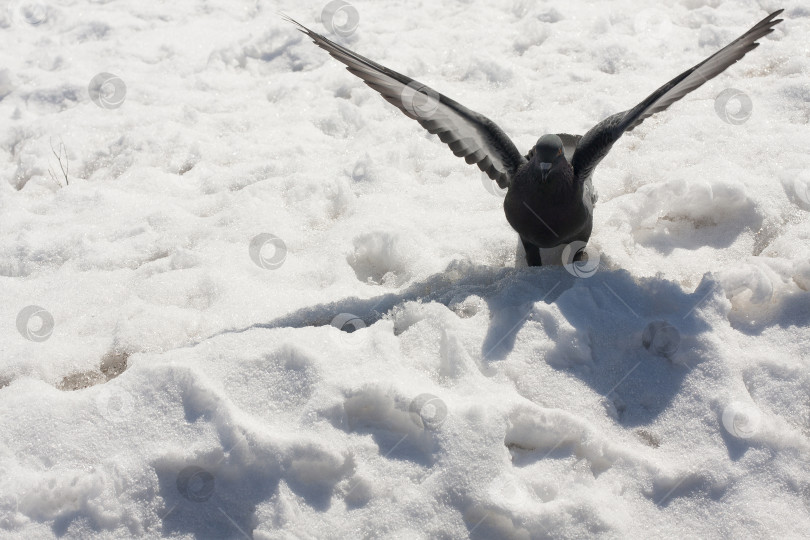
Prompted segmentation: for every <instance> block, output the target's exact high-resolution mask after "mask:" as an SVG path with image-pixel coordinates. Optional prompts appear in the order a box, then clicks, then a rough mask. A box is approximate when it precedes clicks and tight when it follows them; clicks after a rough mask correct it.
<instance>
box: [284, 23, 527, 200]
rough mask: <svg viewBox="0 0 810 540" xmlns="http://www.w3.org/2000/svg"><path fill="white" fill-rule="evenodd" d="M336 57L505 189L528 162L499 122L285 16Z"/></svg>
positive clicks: (456, 153) (353, 72)
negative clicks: (519, 169) (518, 170)
mask: <svg viewBox="0 0 810 540" xmlns="http://www.w3.org/2000/svg"><path fill="white" fill-rule="evenodd" d="M284 18H285V19H286V20H288V21H290V22H291V23H293V24H295V25H296V26H298V29H299V30H300V31H301V32H303V33H304V34H306V35H308V36H309V37H310V38H311V39H312V41H314V42H315V44H316V45H317V46H318V47H320V48H321V49H324V50H325V51H326V52H328V53H329V54H330V55H332V57H333V58H335V59H336V60H338V61H339V62H342V63H344V64H346V69H348V70H349V72H350V73H352V74H354V75H356V76H358V77H360V78H361V79H363V82H365V83H366V84H367V85H368V86H370V87H371V88H373V89H374V90H376V91H377V92H379V93H380V95H381V96H382V97H383V98H385V100H386V101H388V102H389V103H391V104H393V105H395V106H396V107H397V108H398V109H399V110H401V111H402V112H403V113H405V115H406V116H408V117H409V118H413V119H414V120H416V121H417V122H419V123H420V124H421V125H422V127H424V128H425V129H427V130H428V131H429V132H430V133H434V134H436V135H438V136H439V139H441V141H442V142H443V143H445V144H447V145H448V146H449V147H450V149H451V150H452V151H453V153H454V154H455V155H457V156H459V157H463V158H464V160H465V161H466V162H467V163H475V164H477V165H478V168H479V169H481V170H482V171H484V172H485V173H486V174H487V175H488V176H489V177H490V178H491V179H493V180H495V181H496V182H497V183H498V185H499V186H500V187H501V188H506V187H508V184H509V178H510V177H511V175H512V174H514V173H515V171H517V169H518V167H520V165H522V164H523V163H525V161H526V160H525V159H524V158H523V156H521V155H520V152H518V149H517V148H516V147H515V145H514V143H513V142H512V141H511V140H510V139H509V137H507V136H506V134H505V133H504V132H503V130H501V128H499V127H498V126H497V125H496V124H495V122H493V121H492V120H490V119H489V118H486V117H485V116H483V115H481V114H478V113H477V112H475V111H471V110H470V109H468V108H467V107H465V106H463V105H461V104H460V103H457V102H455V101H453V100H452V99H450V98H448V97H446V96H443V95H442V94H440V93H438V92H436V91H435V90H433V89H432V88H430V87H428V86H426V85H424V84H422V83H420V82H418V81H415V80H413V79H411V78H410V77H406V76H405V75H402V74H400V73H397V72H396V71H393V70H391V69H388V68H387V67H385V66H382V65H380V64H378V63H376V62H374V61H372V60H369V59H368V58H366V57H364V56H360V55H359V54H357V53H355V52H352V51H350V50H349V49H347V48H345V47H342V46H340V45H338V44H337V43H335V42H333V41H330V40H329V39H327V38H325V37H323V36H322V35H320V34H318V33H317V32H313V31H312V30H310V29H309V28H307V27H305V26H303V25H302V24H300V23H298V22H296V21H294V20H293V19H291V18H289V17H287V16H284Z"/></svg>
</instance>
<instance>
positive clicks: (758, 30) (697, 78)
mask: <svg viewBox="0 0 810 540" xmlns="http://www.w3.org/2000/svg"><path fill="white" fill-rule="evenodd" d="M782 11H783V10H781V9H780V10H779V11H775V12H773V13H771V14H770V15H768V16H767V17H765V18H764V19H762V21H760V22H759V23H758V24H757V25H756V26H754V27H753V28H751V29H750V30H749V31H748V32H746V33H745V34H743V35H742V36H740V37H739V38H737V39H736V40H734V41H733V42H731V43H730V44H729V45H727V46H726V47H724V48H722V49H720V50H719V51H717V52H716V53H714V54H713V55H712V56H710V57H709V58H707V59H706V60H704V61H703V62H701V63H699V64H698V65H696V66H695V67H693V68H691V69H688V70H686V71H684V72H683V73H681V74H680V75H678V76H677V77H675V78H674V79H672V80H671V81H669V82H668V83H667V84H665V85H664V86H662V87H661V88H659V89H658V90H656V91H655V92H653V93H652V94H650V96H649V97H647V99H645V100H644V101H642V102H641V103H639V104H638V105H636V106H635V107H633V108H632V109H630V110H627V111H624V112H620V113H617V114H614V115H612V116H609V117H607V118H605V119H604V120H602V121H601V122H600V123H598V124H597V125H596V126H594V127H593V128H591V129H590V130H589V131H588V132H587V133H586V134H585V135H584V136H583V137H582V139H581V140H580V141H579V144H578V145H577V149H576V152H575V153H574V159H573V161H572V163H571V164H572V165H573V167H574V172H575V173H576V175H577V176H578V177H579V178H587V177H588V176H590V175H591V173H592V172H593V169H594V168H595V167H596V166H597V165H598V164H599V162H600V161H602V158H604V157H605V156H606V155H607V153H608V152H609V151H610V148H611V147H612V146H613V143H615V142H616V141H617V140H618V139H619V137H621V136H622V134H623V133H624V132H626V131H630V130H632V129H633V128H635V127H636V126H637V125H639V124H640V123H641V122H643V121H644V119H646V118H648V117H649V116H651V115H653V114H655V113H657V112H660V111H663V110H664V109H666V108H667V107H669V106H670V105H672V104H673V103H675V102H676V101H678V100H679V99H681V98H682V97H684V96H685V95H686V94H688V93H689V92H691V91H692V90H694V89H695V88H698V87H699V86H700V85H702V84H703V83H705V82H706V81H708V80H709V79H712V78H713V77H716V76H717V75H719V74H720V73H722V72H723V71H724V70H725V69H726V68H727V67H729V66H730V65H732V64H733V63H734V62H736V61H737V60H739V59H740V58H742V57H743V56H745V55H746V53H748V52H749V51H751V50H753V49H755V48H757V47H758V46H759V43H756V41H757V40H758V39H760V38H762V37H764V36H766V35H768V34H770V33H771V32H773V27H774V26H775V25H776V24H778V23H780V22H781V21H782V19H776V20H774V19H775V18H776V16H777V15H779V14H780V13H782Z"/></svg>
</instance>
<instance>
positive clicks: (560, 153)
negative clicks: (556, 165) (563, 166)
mask: <svg viewBox="0 0 810 540" xmlns="http://www.w3.org/2000/svg"><path fill="white" fill-rule="evenodd" d="M561 155H562V148H560V150H559V151H558V152H557V156H561Z"/></svg>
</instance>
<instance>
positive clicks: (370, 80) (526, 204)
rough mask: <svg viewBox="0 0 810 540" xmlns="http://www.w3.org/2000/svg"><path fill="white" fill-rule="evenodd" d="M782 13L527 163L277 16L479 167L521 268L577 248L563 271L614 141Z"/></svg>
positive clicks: (406, 83)
mask: <svg viewBox="0 0 810 540" xmlns="http://www.w3.org/2000/svg"><path fill="white" fill-rule="evenodd" d="M782 11H783V10H781V9H780V10H778V11H775V12H773V13H771V14H770V15H768V16H767V17H765V18H764V19H762V20H761V21H760V22H759V23H757V24H756V25H754V27H753V28H751V29H750V30H748V31H747V32H746V33H745V34H743V35H742V36H740V37H739V38H737V39H736V40H734V41H732V42H731V43H730V44H729V45H727V46H726V47H724V48H723V49H720V50H719V51H718V52H716V53H714V54H713V55H712V56H710V57H709V58H707V59H706V60H704V61H703V62H701V63H699V64H697V65H696V66H694V67H692V68H690V69H688V70H686V71H684V72H683V73H681V74H680V75H678V76H677V77H675V78H674V79H672V80H671V81H669V82H668V83H666V84H665V85H663V86H662V87H660V88H659V89H658V90H656V91H655V92H653V93H652V94H650V95H649V96H648V97H647V98H646V99H644V100H643V101H642V102H641V103H639V104H638V105H636V106H635V107H633V108H631V109H628V110H626V111H623V112H619V113H616V114H613V115H611V116H608V117H607V118H605V119H604V120H602V121H601V122H599V123H598V124H596V125H595V126H594V127H593V128H591V129H590V130H589V131H588V132H586V133H585V134H584V135H571V134H568V133H558V134H546V135H543V136H542V137H540V139H538V141H537V143H536V144H535V145H534V148H532V149H531V150H530V151H529V152H528V154H527V155H526V156H524V155H522V154H521V153H520V152H519V151H518V149H517V147H516V146H515V144H514V143H513V142H512V141H511V139H509V137H508V136H507V135H506V134H505V133H504V132H503V130H502V129H501V128H500V127H498V126H497V124H495V122H493V121H492V120H490V119H489V118H487V117H485V116H483V115H481V114H479V113H477V112H475V111H472V110H470V109H468V108H467V107H465V106H464V105H462V104H460V103H458V102H457V101H454V100H452V99H450V98H449V97H447V96H445V95H443V94H440V93H439V92H437V91H436V90H433V89H432V88H430V87H429V86H427V85H425V84H422V83H420V82H418V81H416V80H414V79H411V78H410V77H407V76H405V75H402V74H401V73H397V72H396V71H394V70H392V69H389V68H387V67H385V66H383V65H380V64H378V63H376V62H374V61H373V60H369V59H368V58H366V57H365V56H361V55H359V54H357V53H356V52H353V51H351V50H349V49H347V48H346V47H343V46H342V45H339V44H337V43H335V42H334V41H331V40H329V39H327V38H326V37H324V36H322V35H320V34H318V33H317V32H314V31H312V30H310V29H309V28H307V27H305V26H304V25H302V24H301V23H299V22H297V21H295V20H293V19H291V18H290V17H288V16H286V15H282V16H283V17H284V18H285V19H286V20H287V21H289V22H291V23H293V24H294V25H296V26H297V27H298V30H300V31H301V32H303V33H304V34H306V35H307V36H308V37H309V38H311V39H312V41H313V42H314V43H315V44H316V45H317V46H318V47H320V48H321V49H324V50H325V51H326V52H328V53H329V54H330V55H331V56H332V57H333V58H335V59H336V60H338V61H339V62H342V63H343V64H345V65H346V69H347V70H348V71H349V72H350V73H352V74H353V75H356V76H357V77H359V78H360V79H362V80H363V82H364V83H365V84H366V85H368V86H369V87H371V88H373V89H374V90H376V91H377V92H379V93H380V95H381V96H382V97H383V98H384V99H385V100H386V101H388V102H389V103H391V104H393V105H394V106H395V107H397V108H398V109H399V110H400V111H402V112H403V113H405V115H406V116H408V117H409V118H412V119H414V120H416V121H417V122H419V124H421V125H422V127H423V128H425V129H426V130H428V131H429V132H430V133H433V134H435V135H438V137H439V139H440V140H441V141H442V142H443V143H445V144H446V145H447V146H449V147H450V150H452V151H453V153H454V154H455V155H456V156H458V157H462V158H464V160H465V161H466V162H467V163H469V164H473V163H474V164H476V165H477V166H478V168H480V169H481V170H482V171H483V172H484V173H486V175H487V176H488V177H489V178H491V179H492V180H493V181H495V182H497V184H498V186H500V188H501V189H505V190H506V196H505V197H504V200H503V208H504V213H505V214H506V220H507V221H508V222H509V225H510V226H511V227H512V228H513V229H514V230H515V232H517V233H518V236H519V238H520V242H521V243H522V245H523V248H524V250H525V254H526V263H527V264H528V265H529V266H541V265H542V264H543V261H542V259H543V257H541V250H542V251H543V252H545V251H546V250H548V251H549V252H552V251H553V250H557V251H556V252H557V253H559V252H560V249H559V248H561V247H563V246H566V247H569V246H575V247H577V248H576V249H574V250H571V249H567V250H566V251H567V252H568V255H566V257H568V258H569V259H570V260H568V261H564V263H563V264H570V263H572V262H579V261H581V260H583V258H584V257H585V258H586V257H587V251H586V250H585V249H584V248H585V246H586V245H587V243H588V240H589V239H590V236H591V231H592V228H593V207H594V203H595V202H596V194H595V191H594V189H593V184H592V179H591V177H592V175H593V171H594V169H595V168H596V166H597V165H599V162H600V161H602V159H604V157H605V156H606V155H607V154H608V152H609V151H610V149H611V148H612V147H613V145H614V144H615V143H616V141H618V140H619V138H620V137H621V136H622V135H623V134H624V133H626V132H628V131H632V130H633V129H634V128H635V127H636V126H638V125H639V124H641V123H642V122H643V121H644V120H645V119H647V118H649V117H650V116H652V115H653V114H655V113H658V112H661V111H663V110H665V109H666V108H667V107H669V106H670V105H672V104H673V103H675V102H676V101H678V100H679V99H681V98H682V97H684V96H685V95H686V94H688V93H689V92H691V91H692V90H695V89H696V88H699V87H700V86H701V85H702V84H704V83H705V82H707V81H708V80H710V79H712V78H713V77H716V76H717V75H719V74H720V73H722V72H723V71H724V70H725V69H726V68H728V67H729V66H731V65H732V64H734V63H735V62H737V61H738V60H740V59H741V58H742V57H743V56H745V55H746V54H747V53H748V52H750V51H751V50H753V49H755V48H756V47H758V46H759V43H757V40H759V39H761V38H762V37H764V36H766V35H768V34H770V33H771V32H773V27H774V26H775V25H777V24H778V23H780V22H781V21H782V19H777V18H776V17H777V16H778V15H779V14H780V13H782ZM572 253H573V254H572Z"/></svg>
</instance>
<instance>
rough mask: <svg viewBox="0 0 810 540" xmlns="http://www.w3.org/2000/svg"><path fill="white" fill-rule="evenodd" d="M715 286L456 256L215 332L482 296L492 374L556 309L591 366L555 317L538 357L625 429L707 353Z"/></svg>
mask: <svg viewBox="0 0 810 540" xmlns="http://www.w3.org/2000/svg"><path fill="white" fill-rule="evenodd" d="M714 288H717V286H716V284H714V283H713V282H708V281H704V282H703V283H701V285H700V286H699V287H698V288H697V290H696V291H694V292H692V293H688V292H685V291H683V289H682V288H681V287H680V285H679V284H677V283H675V282H672V281H668V280H665V279H663V278H660V277H659V278H650V279H647V280H636V279H634V278H633V277H632V276H631V275H630V274H629V273H628V272H626V271H624V270H611V269H608V268H605V267H604V265H603V266H602V267H599V269H598V271H596V272H594V273H593V274H592V275H591V276H590V277H587V278H584V277H577V276H574V275H573V274H571V273H569V272H568V271H567V270H566V269H565V268H563V267H561V266H543V267H534V268H495V267H490V266H485V265H479V264H475V263H472V262H469V261H454V262H452V263H451V264H450V265H449V266H448V267H447V268H446V269H445V271H443V272H440V273H437V274H434V275H431V276H429V277H427V278H426V279H424V280H421V281H418V282H415V283H413V284H411V285H410V286H408V287H407V288H405V289H404V290H401V291H397V292H388V293H383V294H380V295H378V296H375V297H372V298H367V299H361V298H357V297H349V298H345V299H343V300H339V301H335V302H330V303H324V304H318V305H314V306H308V307H305V308H302V309H299V310H297V311H295V312H293V313H290V314H288V315H284V316H282V317H279V318H277V319H274V320H272V321H269V322H263V323H257V324H254V325H251V326H248V327H245V328H241V329H232V330H225V331H223V332H221V333H220V334H225V333H233V332H237V333H238V332H245V331H248V330H251V329H258V328H263V329H273V328H303V327H308V326H325V325H329V324H330V323H331V324H334V320H335V319H336V317H338V316H339V315H341V314H350V315H351V317H348V316H344V317H343V318H342V319H339V320H340V321H343V320H344V319H346V320H348V319H350V318H352V319H354V320H357V319H360V320H362V322H363V324H364V325H365V326H370V325H373V324H374V323H376V322H377V321H379V320H381V319H383V318H384V317H385V316H386V314H388V313H390V312H391V311H392V310H393V309H394V308H396V307H397V306H401V305H402V304H404V303H406V302H412V301H419V302H422V303H429V302H437V303H441V304H443V305H445V306H448V308H450V309H451V310H454V312H455V313H456V314H457V315H459V316H460V317H464V316H465V315H464V313H463V310H464V308H463V305H464V304H463V303H464V300H465V299H468V298H469V297H471V296H476V297H478V298H480V299H481V300H483V301H484V302H486V304H487V306H488V310H489V315H490V321H489V326H488V328H487V332H486V335H485V337H484V339H483V342H482V346H481V352H480V357H479V358H478V359H477V360H478V362H477V363H478V365H479V367H480V369H481V370H482V372H483V373H484V374H485V375H492V374H493V373H494V372H496V371H497V369H498V364H499V363H500V362H502V361H503V360H505V359H507V358H508V356H509V355H510V353H511V352H512V350H513V348H514V346H515V343H516V338H517V336H518V334H519V333H520V331H521V329H522V328H523V327H524V326H525V325H526V324H527V323H528V322H529V321H531V324H533V325H537V324H538V322H537V321H534V320H533V318H534V317H536V316H538V314H539V317H540V318H543V317H545V318H546V319H548V318H549V317H552V318H553V317H555V316H557V314H551V315H549V314H545V315H544V314H543V313H541V312H544V311H548V310H558V313H559V314H560V315H562V317H563V318H564V319H565V320H566V321H567V322H568V324H570V325H571V326H572V327H573V328H575V329H577V330H578V331H582V332H584V333H585V334H586V335H587V341H588V347H589V348H590V356H591V358H590V365H589V368H588V369H584V370H583V369H581V365H577V363H576V362H567V361H566V357H567V356H570V350H569V349H570V343H566V342H565V339H562V338H561V337H559V336H558V334H557V332H556V331H555V330H554V326H555V325H556V323H554V322H553V321H552V323H551V324H550V325H548V326H549V328H550V330H547V331H546V336H547V338H548V339H549V340H550V341H551V342H552V344H551V346H550V347H549V343H548V342H546V343H545V344H543V345H544V347H543V350H544V351H545V353H544V354H546V356H547V357H551V358H555V359H556V361H555V362H551V361H549V363H550V364H551V365H552V366H553V367H554V368H555V369H558V370H560V371H565V372H567V373H569V374H570V375H571V376H575V377H578V378H580V379H581V380H582V381H583V382H584V383H586V384H588V385H589V386H590V387H591V388H593V390H594V391H596V392H599V393H600V394H602V395H603V396H606V398H607V399H611V400H613V401H614V407H615V416H616V418H617V421H619V422H620V423H622V424H623V425H631V426H632V425H642V424H646V423H648V422H651V421H652V420H653V419H654V418H655V417H656V416H657V415H658V413H660V412H661V411H662V410H663V409H664V408H665V407H666V406H667V404H668V403H669V402H670V401H671V399H672V398H673V397H674V395H675V394H676V393H677V391H678V389H679V388H680V384H681V381H682V380H683V378H684V376H685V375H686V373H688V370H689V367H690V366H691V367H694V365H696V364H697V363H699V362H701V361H702V359H703V358H706V357H707V355H706V354H705V351H700V350H698V351H695V350H692V349H693V348H694V347H698V348H699V347H701V346H702V345H698V343H697V342H698V341H699V340H696V339H695V337H696V336H697V335H698V334H701V333H703V332H706V331H707V330H709V325H708V324H707V323H706V321H705V320H703V319H702V318H700V317H699V316H697V315H696V314H697V311H696V309H695V308H696V307H698V306H699V304H700V303H701V302H703V301H706V299H707V298H709V297H710V296H711V294H710V293H711V292H712V291H711V290H710V289H714ZM719 294H721V293H719ZM542 306H547V307H545V308H544V307H542ZM652 321H661V322H662V323H665V324H667V325H669V326H671V327H672V328H674V329H675V330H674V332H675V333H676V334H677V338H678V339H679V340H680V349H679V350H678V351H677V356H678V358H679V359H680V360H679V361H677V362H676V361H675V360H674V358H673V357H672V355H671V354H669V352H667V351H664V352H666V354H664V353H662V352H661V351H657V350H656V345H655V343H653V344H651V345H650V344H649V343H648V345H650V346H648V347H647V348H645V346H644V345H643V334H644V331H645V329H646V327H647V326H648V325H649V324H650V323H651V322H652ZM540 322H541V323H542V321H540ZM340 324H342V323H338V324H335V326H339V325H340ZM361 326H362V325H361ZM543 327H544V329H546V326H545V325H544V326H543ZM344 330H345V328H344ZM353 330H355V328H354V327H353V328H349V329H348V331H353ZM361 331H362V330H361ZM396 332H397V330H396V328H395V333H396ZM217 335H219V334H217ZM212 337H213V336H212ZM676 345H677V344H676Z"/></svg>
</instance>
